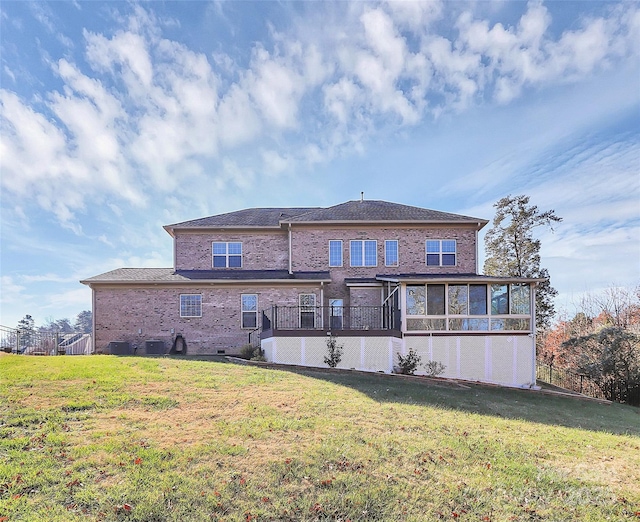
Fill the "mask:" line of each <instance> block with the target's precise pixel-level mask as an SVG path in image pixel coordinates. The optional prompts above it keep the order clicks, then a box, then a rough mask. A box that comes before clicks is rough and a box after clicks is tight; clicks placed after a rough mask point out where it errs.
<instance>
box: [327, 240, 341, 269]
mask: <svg viewBox="0 0 640 522" xmlns="http://www.w3.org/2000/svg"><path fill="white" fill-rule="evenodd" d="M329 266H342V241H341V240H339V239H337V240H332V241H329Z"/></svg>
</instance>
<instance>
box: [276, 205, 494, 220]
mask: <svg viewBox="0 0 640 522" xmlns="http://www.w3.org/2000/svg"><path fill="white" fill-rule="evenodd" d="M363 221H366V222H376V223H379V222H402V223H407V222H410V223H441V222H445V223H474V224H482V225H483V226H484V225H485V224H487V223H488V221H487V220H486V219H479V218H474V217H470V216H463V215H460V214H451V213H449V212H441V211H439V210H431V209H428V208H421V207H412V206H410V205H401V204H399V203H391V202H389V201H377V200H358V201H347V202H346V203H341V204H339V205H334V206H333V207H328V208H318V209H315V210H309V211H308V212H305V213H303V214H297V215H294V216H292V217H290V218H288V219H283V220H282V222H283V223H322V222H333V223H336V222H338V223H356V222H363Z"/></svg>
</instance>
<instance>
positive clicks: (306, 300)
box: [298, 294, 316, 328]
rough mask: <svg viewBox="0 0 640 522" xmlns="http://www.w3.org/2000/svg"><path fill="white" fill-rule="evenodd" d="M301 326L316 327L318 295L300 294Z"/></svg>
mask: <svg viewBox="0 0 640 522" xmlns="http://www.w3.org/2000/svg"><path fill="white" fill-rule="evenodd" d="M298 304H299V305H300V307H299V310H300V328H315V327H316V295H315V294H299V295H298Z"/></svg>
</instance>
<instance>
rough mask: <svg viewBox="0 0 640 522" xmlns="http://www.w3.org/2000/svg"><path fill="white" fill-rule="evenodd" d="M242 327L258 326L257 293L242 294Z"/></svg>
mask: <svg viewBox="0 0 640 522" xmlns="http://www.w3.org/2000/svg"><path fill="white" fill-rule="evenodd" d="M241 297H242V328H257V327H258V295H257V294H242V296H241Z"/></svg>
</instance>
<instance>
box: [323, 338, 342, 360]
mask: <svg viewBox="0 0 640 522" xmlns="http://www.w3.org/2000/svg"><path fill="white" fill-rule="evenodd" d="M342 349H343V347H342V345H340V344H338V341H337V340H336V338H335V337H334V336H333V335H332V336H330V337H329V338H328V339H327V351H328V352H329V353H328V355H327V356H326V357H325V358H324V362H325V364H326V365H327V366H329V368H335V367H336V366H338V364H340V361H341V360H342Z"/></svg>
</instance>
